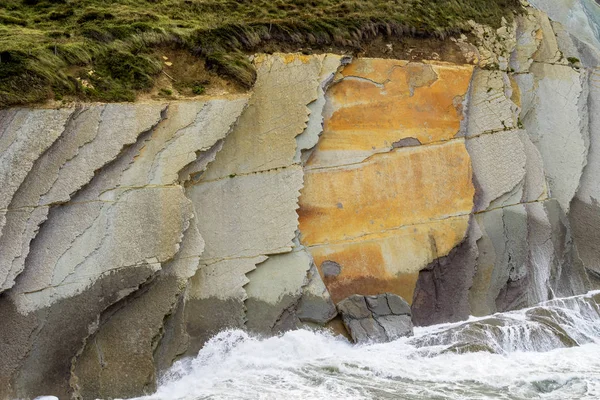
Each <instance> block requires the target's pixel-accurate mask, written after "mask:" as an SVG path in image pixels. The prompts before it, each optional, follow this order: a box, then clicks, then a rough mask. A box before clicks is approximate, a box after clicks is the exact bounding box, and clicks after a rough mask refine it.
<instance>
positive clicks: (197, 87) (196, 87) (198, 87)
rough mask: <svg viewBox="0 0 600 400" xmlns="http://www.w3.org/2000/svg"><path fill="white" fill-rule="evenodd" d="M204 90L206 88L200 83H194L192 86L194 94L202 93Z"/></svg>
mask: <svg viewBox="0 0 600 400" xmlns="http://www.w3.org/2000/svg"><path fill="white" fill-rule="evenodd" d="M205 91H206V89H205V88H204V86H202V85H198V84H196V85H194V86H193V87H192V93H194V94H195V95H201V94H204V92H205Z"/></svg>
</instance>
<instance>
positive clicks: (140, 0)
mask: <svg viewBox="0 0 600 400" xmlns="http://www.w3.org/2000/svg"><path fill="white" fill-rule="evenodd" d="M0 3H2V7H0V107H6V106H9V105H14V104H22V103H29V102H38V101H43V100H46V99H48V98H52V97H54V98H62V97H63V96H65V95H69V96H76V97H79V98H81V99H84V100H100V101H131V100H134V99H135V96H136V93H138V92H139V91H145V90H149V89H150V88H151V87H152V86H153V84H154V81H155V79H156V77H157V75H158V74H159V73H160V71H161V68H162V63H161V61H160V60H159V59H158V58H157V57H156V56H155V54H156V50H157V49H160V48H162V47H169V48H173V49H181V50H184V51H188V52H190V53H192V54H194V55H196V56H198V57H200V58H203V59H204V60H205V61H206V65H207V66H208V67H209V68H212V69H214V70H216V71H217V72H219V73H220V74H221V75H224V76H228V77H230V78H231V79H233V80H235V81H236V82H238V83H239V84H240V85H242V86H245V87H250V86H251V85H252V84H253V82H254V79H255V71H254V69H253V67H252V65H251V64H250V62H249V61H248V59H247V57H246V53H247V52H252V51H261V50H272V49H277V48H278V46H289V45H290V44H291V45H294V46H297V47H302V46H305V47H310V48H311V49H325V48H327V47H329V46H338V47H344V48H348V49H360V46H361V43H364V42H365V41H367V40H369V39H372V38H373V37H375V36H377V35H396V36H402V35H412V36H423V37H432V36H433V37H439V38H443V37H445V36H447V35H449V34H453V33H457V32H465V31H467V30H468V28H467V27H468V25H467V24H466V21H468V20H469V19H473V20H475V21H477V22H480V23H483V24H487V25H491V26H498V25H499V23H500V20H501V18H502V17H503V16H504V17H506V18H507V19H509V20H510V19H511V18H512V16H513V14H514V12H515V11H516V10H518V9H519V8H520V5H519V0H369V1H367V0H313V1H310V0H0ZM284 48H285V47H284ZM90 71H93V73H91V74H90ZM82 82H84V83H85V84H82ZM194 90H195V89H194Z"/></svg>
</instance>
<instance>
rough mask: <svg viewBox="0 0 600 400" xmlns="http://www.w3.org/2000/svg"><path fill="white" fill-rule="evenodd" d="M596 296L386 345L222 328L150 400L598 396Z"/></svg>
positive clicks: (427, 331) (420, 332)
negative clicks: (225, 329)
mask: <svg viewBox="0 0 600 400" xmlns="http://www.w3.org/2000/svg"><path fill="white" fill-rule="evenodd" d="M599 302H600V292H595V293H588V294H587V295H584V296H576V297H571V298H567V299H558V300H552V301H549V302H546V303H542V304H540V305H538V306H536V307H532V308H529V309H525V310H519V311H514V312H508V313H499V314H495V315H493V316H489V317H481V318H471V319H470V320H468V321H465V322H461V323H454V324H445V325H436V326H431V327H426V328H416V329H415V335H414V336H413V337H410V338H402V339H400V340H396V341H394V342H391V343H380V344H367V345H353V344H351V343H349V342H348V341H347V340H346V339H345V338H343V337H340V336H334V335H333V334H331V333H327V332H319V331H311V330H297V331H291V332H287V333H285V334H282V335H280V336H277V337H270V338H260V337H256V336H253V335H251V334H248V333H247V332H244V331H241V330H229V331H224V332H221V333H220V334H218V335H217V336H215V337H214V338H212V339H211V340H210V341H209V342H208V343H207V344H206V345H205V346H204V348H203V349H202V350H201V351H200V353H199V354H198V355H197V357H195V358H189V359H184V360H180V361H178V362H177V363H176V364H175V365H174V366H173V367H172V368H171V370H169V371H168V372H167V373H166V374H165V375H164V376H162V378H161V379H160V385H159V388H158V391H157V392H156V393H155V394H154V395H151V396H148V397H146V398H145V399H147V400H150V399H165V400H168V399H190V400H191V399H284V400H291V399H357V400H358V399H556V400H564V399H600V307H599V306H598V303H599Z"/></svg>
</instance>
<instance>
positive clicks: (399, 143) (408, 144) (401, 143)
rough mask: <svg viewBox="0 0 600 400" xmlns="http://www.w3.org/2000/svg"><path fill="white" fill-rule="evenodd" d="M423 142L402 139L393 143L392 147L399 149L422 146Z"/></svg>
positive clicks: (409, 138) (411, 138)
mask: <svg viewBox="0 0 600 400" xmlns="http://www.w3.org/2000/svg"><path fill="white" fill-rule="evenodd" d="M420 145H421V141H420V140H419V139H417V138H414V137H407V138H404V139H400V140H398V141H397V142H394V143H392V147H393V148H394V149H398V148H401V147H412V146H420Z"/></svg>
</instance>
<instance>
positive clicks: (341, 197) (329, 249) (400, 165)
mask: <svg viewBox="0 0 600 400" xmlns="http://www.w3.org/2000/svg"><path fill="white" fill-rule="evenodd" d="M471 75H472V67H471V66H462V65H460V66H459V65H451V64H442V63H439V64H436V63H412V62H410V63H409V62H406V61H398V60H379V59H358V60H356V61H354V62H353V63H351V64H350V65H348V66H346V67H345V68H344V70H343V71H342V72H341V73H339V74H338V76H337V79H338V81H337V83H336V84H335V85H333V86H332V87H331V88H330V89H329V91H328V93H327V106H326V113H325V120H324V131H323V135H322V137H321V139H320V140H319V143H318V145H317V147H316V149H315V150H314V152H313V154H312V155H311V158H310V159H309V161H308V163H307V165H306V168H305V178H304V188H303V189H302V192H301V196H300V201H299V203H300V208H299V210H298V214H299V229H300V232H301V241H302V243H303V244H304V245H305V246H307V247H308V249H309V250H310V252H311V253H312V255H313V257H314V259H315V264H316V265H317V266H318V267H320V266H321V264H322V263H323V262H324V261H334V262H337V263H338V264H339V265H340V266H341V272H340V274H338V275H336V276H323V278H324V281H325V284H326V286H327V287H328V289H329V291H330V293H331V295H332V297H333V299H334V300H335V301H339V300H341V299H343V298H345V297H346V296H348V295H351V294H354V293H359V294H377V293H383V292H392V293H396V294H399V295H401V296H402V297H404V298H405V299H406V300H408V301H409V302H410V301H411V300H412V295H413V292H414V288H415V284H416V280H417V278H418V273H419V271H420V270H421V269H423V268H424V267H426V266H427V264H429V263H430V262H432V261H433V260H435V259H436V258H438V257H441V256H445V255H447V254H448V253H449V252H450V250H451V249H452V248H454V247H455V246H456V245H458V244H459V243H460V242H461V241H462V240H463V238H464V236H465V234H466V231H467V227H468V220H469V214H470V213H471V210H472V208H473V196H474V193H475V189H474V187H473V183H472V170H471V160H470V158H469V154H468V153H467V150H466V148H465V143H464V139H462V138H455V136H456V134H457V133H458V132H459V130H460V123H461V120H462V117H463V115H462V100H463V98H464V96H465V94H466V92H467V90H468V86H469V82H470V79H471ZM404 138H414V139H417V140H418V141H419V142H420V143H421V145H418V142H417V145H414V141H413V143H412V144H413V145H411V147H401V148H395V149H393V147H397V146H393V143H395V142H398V141H400V140H401V139H404Z"/></svg>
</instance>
